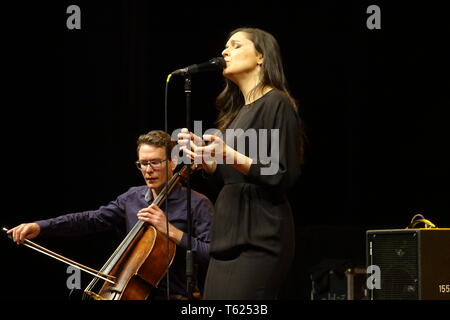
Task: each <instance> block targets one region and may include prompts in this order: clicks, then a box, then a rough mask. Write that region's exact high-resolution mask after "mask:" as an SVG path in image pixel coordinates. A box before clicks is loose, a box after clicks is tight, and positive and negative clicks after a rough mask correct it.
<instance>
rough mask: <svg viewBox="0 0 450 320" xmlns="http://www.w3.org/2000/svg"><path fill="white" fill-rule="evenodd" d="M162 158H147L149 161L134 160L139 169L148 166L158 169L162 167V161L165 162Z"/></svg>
mask: <svg viewBox="0 0 450 320" xmlns="http://www.w3.org/2000/svg"><path fill="white" fill-rule="evenodd" d="M165 161H166V159H164V160H149V161H136V162H135V164H136V167H137V168H138V169H139V170H147V168H148V166H150V167H152V169H153V170H159V169H161V167H162V163H163V162H165Z"/></svg>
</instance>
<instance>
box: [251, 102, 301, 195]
mask: <svg viewBox="0 0 450 320" xmlns="http://www.w3.org/2000/svg"><path fill="white" fill-rule="evenodd" d="M267 109H268V110H269V111H268V112H267V113H266V114H265V115H264V128H265V129H268V130H267V134H266V136H259V137H258V148H259V149H258V157H257V158H256V159H253V162H252V164H251V166H250V169H249V171H248V173H247V179H248V180H249V181H250V182H251V183H255V184H261V185H266V186H269V187H274V188H277V190H278V191H286V190H287V189H289V188H290V187H291V186H292V185H293V184H294V183H295V182H296V180H297V179H298V177H299V176H300V119H299V117H298V114H297V112H296V111H295V110H294V108H293V107H292V106H291V105H290V104H289V103H287V102H286V101H284V100H279V101H277V102H275V103H274V106H273V107H271V108H267Z"/></svg>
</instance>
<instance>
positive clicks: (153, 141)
mask: <svg viewBox="0 0 450 320" xmlns="http://www.w3.org/2000/svg"><path fill="white" fill-rule="evenodd" d="M143 144H148V145H150V146H154V147H165V148H166V157H167V159H170V158H171V154H172V149H173V148H174V147H175V145H176V142H175V141H172V138H171V136H170V135H169V134H168V133H167V132H165V131H162V130H152V131H150V132H148V133H145V134H141V135H140V136H139V138H138V139H137V152H138V153H139V150H140V149H141V146H142V145H143Z"/></svg>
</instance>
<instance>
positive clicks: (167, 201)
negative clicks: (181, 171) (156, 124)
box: [164, 74, 172, 300]
mask: <svg viewBox="0 0 450 320" xmlns="http://www.w3.org/2000/svg"><path fill="white" fill-rule="evenodd" d="M171 77H172V74H169V75H168V76H167V79H166V87H165V90H164V131H165V132H168V130H169V129H168V124H167V122H168V120H167V119H168V116H167V115H168V107H167V100H168V90H169V81H170V78H171ZM166 180H167V181H166V185H165V187H164V188H165V191H164V192H165V194H166V195H167V197H166V201H165V204H164V212H165V214H166V235H167V250H166V253H167V260H166V268H167V273H166V294H167V300H170V283H169V282H170V277H169V267H170V239H169V211H168V203H169V194H168V187H169V186H168V182H169V158H168V157H167V146H166Z"/></svg>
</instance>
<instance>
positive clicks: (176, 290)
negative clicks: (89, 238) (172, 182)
mask: <svg viewBox="0 0 450 320" xmlns="http://www.w3.org/2000/svg"><path fill="white" fill-rule="evenodd" d="M191 195H192V197H191V211H192V229H193V231H192V232H193V235H192V241H191V244H192V251H193V252H194V256H195V262H196V264H198V265H199V267H200V268H203V269H206V267H207V264H208V261H209V243H210V239H209V229H210V225H211V220H212V216H213V212H214V206H213V204H212V203H211V201H210V200H209V199H208V198H207V197H206V196H204V195H202V194H200V193H198V192H195V191H194V190H192V192H191ZM186 198H187V197H186V188H185V187H182V186H181V185H180V184H178V185H177V186H176V187H175V188H174V189H173V190H172V192H171V194H170V195H169V197H168V202H167V206H168V210H167V211H168V214H167V212H166V215H168V220H169V222H170V223H171V224H172V225H173V226H175V227H176V228H178V229H180V230H182V231H183V232H184V235H183V237H182V239H181V242H180V243H179V244H178V246H177V250H176V254H175V258H174V260H173V263H172V265H171V267H170V271H169V279H170V293H171V294H181V295H186V264H185V261H186V260H185V258H186V257H185V252H186V250H185V249H186V248H187V242H188V241H187V240H188V235H187V229H188V225H187V217H186ZM152 201H153V199H152V193H151V191H150V189H149V188H148V187H147V186H146V185H144V186H139V187H132V188H130V189H129V190H128V191H127V192H125V193H123V194H121V195H120V196H118V197H117V199H116V200H114V201H111V202H110V203H109V204H107V205H105V206H102V207H100V208H99V209H98V210H93V211H84V212H78V213H69V214H66V215H62V216H59V217H56V218H52V219H47V220H39V221H36V223H37V224H38V225H39V226H40V228H41V233H40V235H42V236H83V235H88V234H94V233H97V232H102V231H106V230H116V231H120V230H123V229H124V227H125V230H126V232H127V233H128V232H129V231H130V230H131V228H133V226H134V225H135V223H136V222H137V221H138V218H137V213H138V211H139V210H141V209H142V208H146V207H148V206H149V205H150V204H151V203H152ZM161 210H163V211H165V204H162V206H161ZM123 236H125V235H123ZM165 288H166V281H165V279H163V280H162V281H161V282H160V285H159V287H158V291H159V292H161V293H162V292H163V291H165Z"/></svg>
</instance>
